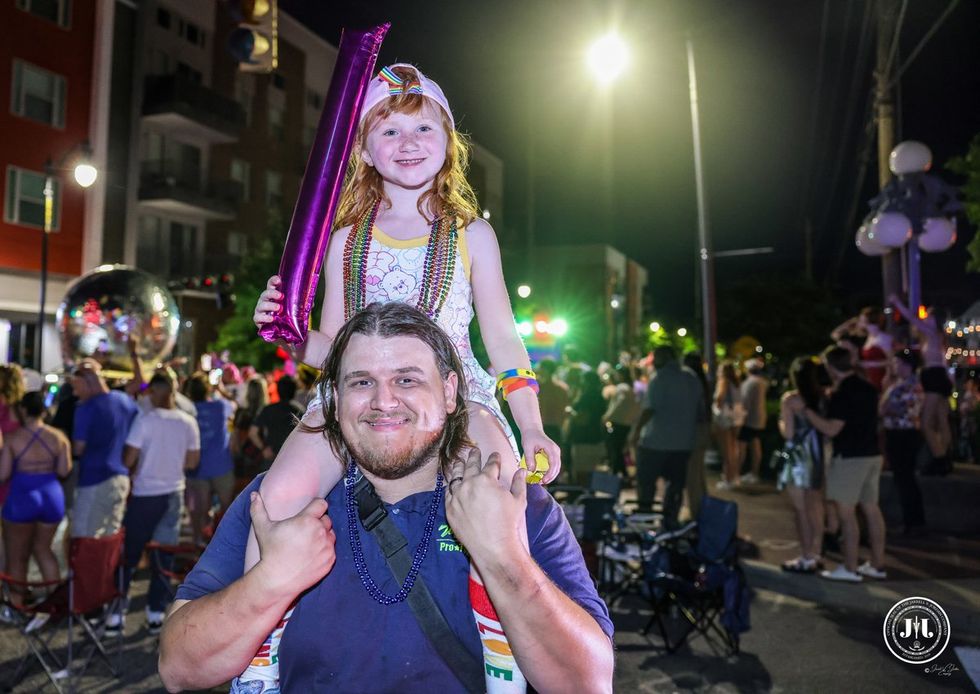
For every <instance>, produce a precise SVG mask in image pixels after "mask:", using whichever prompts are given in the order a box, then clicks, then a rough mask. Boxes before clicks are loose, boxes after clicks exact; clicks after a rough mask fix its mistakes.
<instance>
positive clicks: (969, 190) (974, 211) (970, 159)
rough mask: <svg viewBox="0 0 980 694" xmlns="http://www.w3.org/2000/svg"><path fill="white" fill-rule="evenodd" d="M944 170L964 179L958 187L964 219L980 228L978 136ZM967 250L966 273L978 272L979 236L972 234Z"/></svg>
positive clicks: (979, 265) (979, 267)
mask: <svg viewBox="0 0 980 694" xmlns="http://www.w3.org/2000/svg"><path fill="white" fill-rule="evenodd" d="M946 168H947V169H949V170H950V171H952V172H954V173H957V174H960V175H961V176H965V177H966V182H965V183H963V185H962V186H960V190H961V191H963V205H964V207H965V208H966V218H967V219H968V220H970V223H971V224H973V226H975V227H980V134H977V135H976V136H975V137H974V138H973V140H972V141H971V142H970V145H969V147H968V148H967V151H966V154H964V155H962V156H959V157H956V158H954V159H953V160H951V161H950V162H949V163H948V164H947V165H946ZM967 250H968V251H969V252H970V259H969V260H968V261H967V264H966V269H967V271H969V272H980V234H974V236H973V239H971V241H970V243H969V245H968V246H967Z"/></svg>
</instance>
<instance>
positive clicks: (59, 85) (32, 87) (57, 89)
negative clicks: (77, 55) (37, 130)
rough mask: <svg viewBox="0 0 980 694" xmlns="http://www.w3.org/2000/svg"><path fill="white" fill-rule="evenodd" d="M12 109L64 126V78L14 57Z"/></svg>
mask: <svg viewBox="0 0 980 694" xmlns="http://www.w3.org/2000/svg"><path fill="white" fill-rule="evenodd" d="M10 110H11V111H12V112H13V113H15V114H17V115H18V116H23V117H24V118H30V119H31V120H35V121H37V122H39V123H44V124H45V125H51V126H54V127H55V128H64V127H65V78H64V77H61V76H60V75H56V74H54V73H53V72H48V71H47V70H44V69H42V68H39V67H37V66H34V65H31V64H30V63H25V62H24V61H22V60H14V82H13V88H12V89H11V94H10Z"/></svg>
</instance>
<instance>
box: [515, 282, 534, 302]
mask: <svg viewBox="0 0 980 694" xmlns="http://www.w3.org/2000/svg"><path fill="white" fill-rule="evenodd" d="M517 296H519V297H521V298H522V299H526V298H528V297H529V296H531V287H529V286H528V285H526V284H522V285H520V286H519V287H518V288H517Z"/></svg>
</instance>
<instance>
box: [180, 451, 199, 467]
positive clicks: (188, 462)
mask: <svg viewBox="0 0 980 694" xmlns="http://www.w3.org/2000/svg"><path fill="white" fill-rule="evenodd" d="M200 462H201V451H200V450H197V451H187V453H186V454H185V455H184V469H185V470H195V469H197V466H198V463H200Z"/></svg>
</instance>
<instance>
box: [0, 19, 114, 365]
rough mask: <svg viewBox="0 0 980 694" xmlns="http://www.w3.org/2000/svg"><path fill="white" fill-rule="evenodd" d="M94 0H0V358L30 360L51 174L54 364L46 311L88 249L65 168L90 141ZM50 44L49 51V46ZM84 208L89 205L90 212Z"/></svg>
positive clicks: (47, 358) (90, 228)
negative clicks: (0, 192) (0, 196)
mask: <svg viewBox="0 0 980 694" xmlns="http://www.w3.org/2000/svg"><path fill="white" fill-rule="evenodd" d="M99 8H100V3H98V2H79V1H77V0H76V1H72V0H9V1H8V2H3V3H0V26H2V27H3V35H4V40H3V41H2V42H0V94H2V95H3V96H4V98H5V102H6V107H5V108H0V132H2V133H3V136H2V137H0V188H2V190H3V201H2V208H3V214H2V216H0V362H5V361H8V360H9V361H16V362H20V363H23V364H34V363H36V355H35V345H36V330H37V326H38V317H39V313H40V309H41V306H40V281H39V277H40V270H41V246H42V240H43V236H44V194H43V191H44V188H45V179H46V175H47V173H48V172H49V171H50V173H51V176H52V181H53V188H52V189H53V210H52V212H53V214H52V218H51V225H50V233H49V236H48V244H49V260H48V263H47V269H48V273H49V279H48V281H47V283H46V286H47V292H46V294H47V297H46V299H47V300H46V301H45V304H46V305H45V307H44V309H45V310H44V313H45V314H46V317H47V321H46V323H45V328H44V341H43V342H44V349H43V351H44V355H43V364H44V365H45V366H53V365H56V364H58V363H59V362H60V359H59V354H58V340H57V334H56V332H55V330H54V322H53V321H54V311H55V309H56V308H57V305H58V302H59V301H60V300H61V297H62V296H63V295H64V290H65V287H66V285H67V282H68V281H69V280H70V279H71V278H72V277H75V276H77V275H79V274H80V273H81V272H82V268H83V266H84V265H85V262H84V258H85V257H86V256H87V255H89V254H91V253H92V248H91V246H92V245H93V243H94V242H95V238H94V236H95V227H96V226H97V224H96V222H95V220H93V219H92V218H91V216H90V215H89V216H87V207H88V202H87V201H88V200H89V199H91V197H92V196H93V194H94V191H85V190H83V189H82V188H81V187H79V186H78V185H76V184H75V183H74V181H73V180H72V176H71V173H70V170H71V168H72V167H73V166H74V163H75V161H76V159H77V158H78V157H79V155H81V153H82V151H83V150H82V148H83V146H84V145H85V144H86V143H87V142H89V141H90V140H92V139H93V134H94V133H93V129H94V127H95V125H96V123H95V121H94V119H93V113H92V112H93V103H94V99H97V98H98V97H99V93H98V89H97V88H96V84H95V83H96V74H95V71H96V59H97V56H96V51H97V48H98V47H99V45H100V42H99V39H100V37H99V36H98V34H97V32H96V14H97V11H98V10H99ZM53 47H57V50H53ZM89 212H91V210H89Z"/></svg>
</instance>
